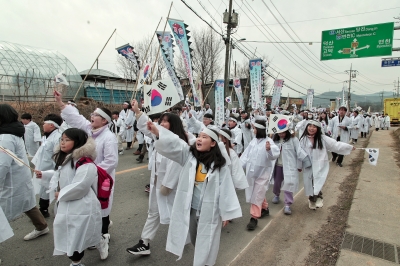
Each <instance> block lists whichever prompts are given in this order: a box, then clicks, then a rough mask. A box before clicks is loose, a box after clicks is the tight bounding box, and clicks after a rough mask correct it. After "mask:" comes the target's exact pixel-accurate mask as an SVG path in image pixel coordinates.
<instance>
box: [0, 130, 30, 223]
mask: <svg viewBox="0 0 400 266" xmlns="http://www.w3.org/2000/svg"><path fill="white" fill-rule="evenodd" d="M0 146H2V147H3V148H5V149H9V150H10V151H12V152H13V153H14V154H15V155H16V156H17V157H18V158H20V159H21V160H23V161H24V162H25V163H26V164H28V165H29V162H28V157H27V156H26V150H25V145H24V141H23V140H22V138H20V137H17V136H14V135H11V134H0ZM35 206H36V198H35V193H34V190H33V185H32V175H31V171H30V170H29V168H28V167H26V166H19V165H18V164H17V163H16V162H15V161H14V160H13V159H12V158H11V157H10V156H8V155H7V154H6V153H4V152H0V207H1V208H2V209H3V211H4V213H5V215H6V217H7V219H8V220H9V221H12V220H14V219H16V218H18V216H20V215H21V214H22V213H23V212H27V211H29V210H31V209H32V208H33V207H35Z"/></svg>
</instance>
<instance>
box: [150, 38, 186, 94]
mask: <svg viewBox="0 0 400 266" xmlns="http://www.w3.org/2000/svg"><path fill="white" fill-rule="evenodd" d="M156 34H157V38H158V41H159V42H161V47H160V49H161V54H162V57H163V60H164V63H165V67H166V68H167V71H168V75H169V77H170V78H171V80H172V82H173V83H174V86H175V89H176V91H177V92H178V95H179V99H180V100H181V101H182V100H184V99H185V97H184V96H183V91H182V86H181V83H180V81H179V78H178V76H177V74H176V71H175V67H174V51H173V49H172V47H173V44H172V38H171V34H170V33H169V32H164V35H163V32H162V31H157V32H156Z"/></svg>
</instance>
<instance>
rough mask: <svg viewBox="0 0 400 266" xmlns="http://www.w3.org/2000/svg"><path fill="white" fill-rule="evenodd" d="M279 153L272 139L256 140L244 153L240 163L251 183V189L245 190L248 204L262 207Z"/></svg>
mask: <svg viewBox="0 0 400 266" xmlns="http://www.w3.org/2000/svg"><path fill="white" fill-rule="evenodd" d="M267 141H268V142H269V143H270V144H271V149H270V150H269V151H267V150H266V148H265V144H266V142H267ZM279 153H280V151H279V148H278V146H276V145H275V143H274V142H273V141H272V139H270V138H265V139H256V138H254V139H253V140H252V141H251V142H250V144H249V146H248V147H247V149H246V150H245V151H244V152H243V154H242V156H241V157H240V161H241V163H242V167H243V168H244V169H245V171H246V177H247V182H248V183H249V187H248V188H246V189H245V192H246V202H250V203H252V204H255V205H258V206H261V204H262V202H263V201H264V199H265V192H267V190H268V185H269V181H270V179H271V177H272V172H273V167H274V165H275V160H276V159H277V158H278V157H279Z"/></svg>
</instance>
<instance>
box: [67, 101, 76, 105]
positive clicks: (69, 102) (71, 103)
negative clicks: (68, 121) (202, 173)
mask: <svg viewBox="0 0 400 266" xmlns="http://www.w3.org/2000/svg"><path fill="white" fill-rule="evenodd" d="M67 103H68V104H70V105H73V106H76V103H74V102H71V101H68V102H67Z"/></svg>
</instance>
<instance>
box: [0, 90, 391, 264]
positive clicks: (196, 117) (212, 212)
mask: <svg viewBox="0 0 400 266" xmlns="http://www.w3.org/2000/svg"><path fill="white" fill-rule="evenodd" d="M54 97H55V100H56V103H57V105H58V106H59V107H60V113H58V114H46V116H45V118H44V122H43V125H42V128H43V131H42V132H43V136H42V134H41V132H40V129H39V126H38V125H37V124H36V123H35V122H34V121H32V116H31V115H30V114H23V115H21V120H19V117H18V114H17V112H16V111H15V110H14V109H13V108H12V107H11V106H10V105H7V104H0V147H1V149H2V151H3V152H1V153H0V162H1V163H0V187H1V188H2V189H1V191H0V207H1V208H0V223H1V224H2V225H3V228H4V230H2V231H1V232H0V242H1V241H5V240H6V239H7V238H9V237H11V236H12V235H13V233H12V229H11V228H10V226H9V225H8V222H9V221H12V220H14V219H15V218H17V217H19V216H20V215H21V214H22V213H25V214H26V215H27V216H28V217H29V218H30V220H31V221H32V223H33V225H34V227H35V229H34V230H33V231H32V232H30V233H29V234H27V235H26V236H25V237H24V240H26V241H29V240H32V239H35V238H37V237H39V236H41V235H45V234H48V233H49V228H48V225H47V222H46V219H45V218H47V217H49V216H50V212H49V206H50V204H51V202H53V201H54V202H55V205H56V208H55V214H54V215H55V219H54V224H53V236H54V252H53V254H54V255H67V256H68V257H69V259H70V260H71V265H83V264H82V259H83V257H84V251H85V250H86V249H98V250H99V253H100V258H101V259H103V260H105V259H107V257H108V249H109V243H110V242H109V241H110V238H111V235H110V233H109V228H110V227H111V226H112V224H113V223H112V221H111V220H110V214H111V211H112V205H113V197H114V194H115V193H118V190H115V182H116V180H115V171H116V168H117V166H118V160H119V156H124V151H125V152H126V151H127V150H130V149H132V147H133V143H134V142H135V141H137V142H138V148H137V150H136V151H135V152H134V154H135V155H137V156H138V157H137V159H136V160H137V161H138V162H139V163H142V162H143V160H145V159H146V153H148V155H147V157H148V169H149V170H150V180H149V185H148V186H146V188H145V191H146V192H149V207H148V215H147V219H146V222H145V224H144V226H143V229H142V233H141V238H140V239H139V240H138V242H137V243H136V244H134V245H133V246H132V247H128V248H127V249H126V250H127V252H129V253H130V254H133V255H149V254H150V242H151V241H154V239H155V235H156V232H157V229H158V227H159V225H160V224H168V225H169V228H168V236H167V239H166V250H167V251H168V252H171V253H173V254H175V255H177V256H179V258H181V257H182V254H183V250H184V247H185V245H186V244H188V243H192V244H193V245H194V247H195V251H194V258H193V265H214V264H215V262H216V259H217V255H218V250H219V244H220V235H221V228H222V227H224V226H226V225H227V224H228V223H229V221H231V220H233V219H236V218H239V217H241V216H242V209H241V205H240V204H239V199H238V195H237V190H243V189H244V190H245V197H246V202H247V203H248V204H249V205H248V209H247V211H248V212H249V213H250V216H251V218H250V221H249V222H248V224H247V227H246V228H247V230H254V229H255V228H256V227H257V223H258V219H260V218H262V217H265V216H268V215H269V207H268V204H269V203H268V201H267V198H266V191H267V190H268V188H269V187H270V186H271V188H272V189H273V194H274V197H273V198H272V200H271V202H272V204H279V203H280V202H281V194H283V196H282V198H283V204H284V208H283V212H284V214H286V215H291V214H292V208H291V206H292V204H294V196H293V195H294V193H295V192H297V191H298V188H299V173H300V172H301V173H302V176H303V180H304V182H303V183H304V191H305V195H306V197H307V198H308V206H309V208H310V209H311V210H316V209H317V208H322V207H323V196H322V189H323V186H324V183H325V181H326V178H327V176H328V172H329V167H330V164H329V161H330V155H329V153H332V157H331V160H332V162H335V163H336V165H337V166H339V167H342V166H343V159H344V156H345V155H348V154H350V153H351V151H352V150H354V149H355V147H354V146H353V145H355V144H356V143H357V140H358V137H359V136H361V138H365V137H367V135H368V134H369V132H370V128H371V127H375V128H376V130H379V129H384V128H387V129H388V128H389V127H390V118H389V117H388V116H387V115H386V116H383V115H379V114H372V115H370V114H368V113H366V112H363V111H362V110H360V109H359V108H356V109H355V110H353V112H348V110H347V108H346V107H344V106H342V107H340V108H339V109H338V110H337V111H332V112H329V113H328V112H326V111H325V110H322V109H319V110H301V111H299V112H298V111H297V109H296V108H294V109H293V110H292V112H289V111H286V110H282V109H276V110H271V109H269V108H263V109H258V110H253V111H247V110H241V109H240V108H238V109H232V110H227V113H226V117H225V118H226V120H225V123H224V124H223V125H215V121H214V116H213V111H212V109H211V108H210V105H208V104H206V105H205V108H204V109H202V110H198V111H196V110H194V109H193V108H191V107H190V106H189V105H185V106H175V107H174V108H172V109H170V110H167V111H166V112H164V113H159V114H151V115H147V114H146V113H145V112H143V111H142V109H141V108H140V104H139V103H138V102H137V101H136V100H133V101H132V102H130V101H126V102H124V103H123V108H122V110H121V111H118V110H117V111H113V112H111V111H110V110H108V109H106V108H103V107H102V108H96V109H95V110H93V113H92V114H91V115H90V118H89V119H87V118H86V117H84V116H82V115H81V114H79V110H78V108H77V105H76V104H75V102H73V101H68V102H67V103H64V102H63V101H62V95H61V94H60V93H58V92H54ZM275 114H279V115H284V116H286V117H291V119H290V121H292V122H291V123H287V124H286V125H285V126H284V127H281V128H279V129H278V130H277V131H276V132H274V133H273V134H272V132H269V130H268V126H269V123H270V119H271V117H272V116H274V115H275ZM125 142H126V148H125V150H124V146H123V143H125ZM350 143H351V144H353V145H350ZM15 157H17V158H15ZM82 158H89V159H90V161H89V163H86V164H82V165H78V162H80V161H81V160H82ZM18 160H20V161H22V162H23V163H24V164H25V165H22V166H21V164H20V163H18ZM90 162H93V163H90ZM29 164H31V165H33V168H32V169H29V168H28V167H27V166H29ZM99 168H101V169H103V170H104V171H105V172H106V174H107V175H109V177H110V178H111V179H112V180H111V181H112V182H111V183H112V184H114V186H110V184H109V183H107V184H106V185H105V183H102V184H100V185H99V181H98V180H99V179H100V175H101V173H100V171H99ZM31 170H33V171H31ZM177 173H179V174H177ZM107 185H108V186H107ZM100 187H101V188H100ZM100 189H102V190H107V189H109V190H110V194H109V197H107V199H106V200H107V205H106V206H103V204H101V203H100V201H101V200H104V199H101V196H99V195H100V192H99V190H100ZM35 195H39V202H38V203H37V202H36V198H35ZM37 205H38V207H37ZM7 221H8V222H7Z"/></svg>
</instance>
